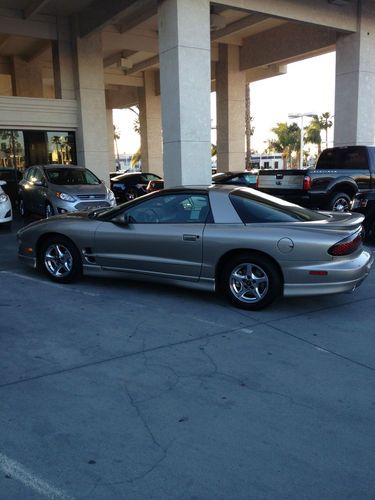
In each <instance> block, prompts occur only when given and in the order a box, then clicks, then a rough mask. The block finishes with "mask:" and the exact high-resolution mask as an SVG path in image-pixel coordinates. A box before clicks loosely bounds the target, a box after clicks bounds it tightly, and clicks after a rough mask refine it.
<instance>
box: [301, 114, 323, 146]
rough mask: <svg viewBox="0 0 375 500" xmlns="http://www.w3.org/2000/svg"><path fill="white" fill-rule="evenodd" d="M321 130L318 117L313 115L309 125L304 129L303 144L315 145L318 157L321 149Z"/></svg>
mask: <svg viewBox="0 0 375 500" xmlns="http://www.w3.org/2000/svg"><path fill="white" fill-rule="evenodd" d="M321 130H322V127H321V123H320V120H319V117H318V115H314V116H313V117H312V120H311V121H310V123H309V124H308V125H307V127H305V137H304V141H305V143H310V144H316V145H317V146H318V155H320V152H321V149H322V136H321V134H320V132H321Z"/></svg>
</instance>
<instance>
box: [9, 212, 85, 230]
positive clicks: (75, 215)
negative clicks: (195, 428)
mask: <svg viewBox="0 0 375 500" xmlns="http://www.w3.org/2000/svg"><path fill="white" fill-rule="evenodd" d="M92 212H93V211H92V210H82V211H80V212H68V213H66V214H62V215H54V216H53V217H49V218H48V219H41V220H37V221H35V222H31V223H30V224H28V225H27V226H25V227H23V228H21V229H20V230H19V231H18V233H19V234H21V233H22V232H23V231H24V230H25V229H30V228H34V229H35V228H38V227H43V230H46V229H45V228H46V226H49V225H51V226H52V225H53V224H56V222H57V221H59V222H60V221H61V222H63V221H64V220H65V221H68V222H72V221H74V220H76V221H77V222H78V221H82V220H88V219H89V218H90V214H91V213H92Z"/></svg>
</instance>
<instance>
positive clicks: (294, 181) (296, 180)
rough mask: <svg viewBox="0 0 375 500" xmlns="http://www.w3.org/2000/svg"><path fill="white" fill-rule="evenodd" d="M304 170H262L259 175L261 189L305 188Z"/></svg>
mask: <svg viewBox="0 0 375 500" xmlns="http://www.w3.org/2000/svg"><path fill="white" fill-rule="evenodd" d="M304 177H305V171H304V170H279V171H278V170H272V171H261V172H259V175H258V188H259V189H272V190H274V189H280V190H281V189H303V179H304Z"/></svg>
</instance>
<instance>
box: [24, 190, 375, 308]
mask: <svg viewBox="0 0 375 500" xmlns="http://www.w3.org/2000/svg"><path fill="white" fill-rule="evenodd" d="M362 221H363V215H362V214H350V213H338V212H333V213H323V212H315V211H311V210H307V209H305V208H302V207H299V206H297V205H293V204H291V203H287V202H285V201H283V200H281V199H279V198H275V197H273V196H269V195H266V194H264V193H261V192H259V191H256V190H253V189H250V188H246V187H235V186H225V185H216V186H209V187H202V188H199V187H194V188H191V187H179V188H174V189H164V190H161V191H158V192H155V193H152V194H149V195H146V196H143V197H141V198H137V199H135V200H133V201H130V202H128V203H124V204H122V205H120V206H118V207H115V208H112V209H100V210H96V211H90V212H75V213H69V214H66V215H60V216H55V217H52V218H50V219H46V220H41V221H38V222H34V223H32V224H30V225H28V226H26V227H24V228H23V229H21V230H20V231H19V232H18V241H19V257H20V258H21V259H22V261H24V262H26V263H27V264H29V265H31V266H33V267H34V268H37V269H40V270H43V271H44V272H45V273H46V274H47V276H49V277H50V278H51V279H52V280H54V281H57V282H61V283H68V282H70V281H73V280H74V279H76V278H78V277H80V276H81V275H82V273H88V272H90V271H97V272H98V271H99V272H103V271H119V272H122V273H123V275H124V276H128V277H129V276H135V275H139V276H142V277H143V279H145V277H146V278H147V277H148V278H149V279H150V280H151V279H153V280H155V279H156V280H158V281H164V282H172V283H174V284H178V283H179V284H182V285H185V286H189V287H193V288H203V289H209V290H215V289H216V290H221V291H223V292H224V293H225V294H226V296H227V297H228V298H229V299H230V300H231V301H232V302H233V303H234V304H235V305H237V306H239V307H243V308H246V309H252V310H254V309H261V308H262V307H265V306H266V305H268V304H270V303H271V302H272V301H273V300H274V299H275V298H276V297H278V296H280V295H282V294H283V295H285V296H299V295H322V294H332V293H339V292H346V291H352V290H354V289H355V288H356V287H357V286H358V285H359V284H360V283H361V282H362V281H363V280H364V279H365V278H366V276H367V275H368V273H369V271H370V268H371V265H372V263H373V257H372V255H371V254H370V253H369V252H368V251H366V250H364V249H363V247H362V226H361V223H362Z"/></svg>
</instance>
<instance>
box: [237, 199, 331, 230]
mask: <svg viewBox="0 0 375 500" xmlns="http://www.w3.org/2000/svg"><path fill="white" fill-rule="evenodd" d="M230 200H231V202H232V204H233V206H234V208H235V210H236V212H237V213H238V215H239V217H240V218H241V220H242V222H243V223H245V224H247V223H264V222H306V221H318V220H327V219H329V216H327V215H323V214H320V213H318V212H314V211H313V210H307V209H306V208H303V207H299V206H297V205H293V204H291V203H287V202H284V201H283V200H279V199H277V198H275V197H273V196H267V195H263V196H256V195H252V194H251V195H250V194H249V193H247V192H245V191H236V192H235V193H233V194H231V195H230Z"/></svg>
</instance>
